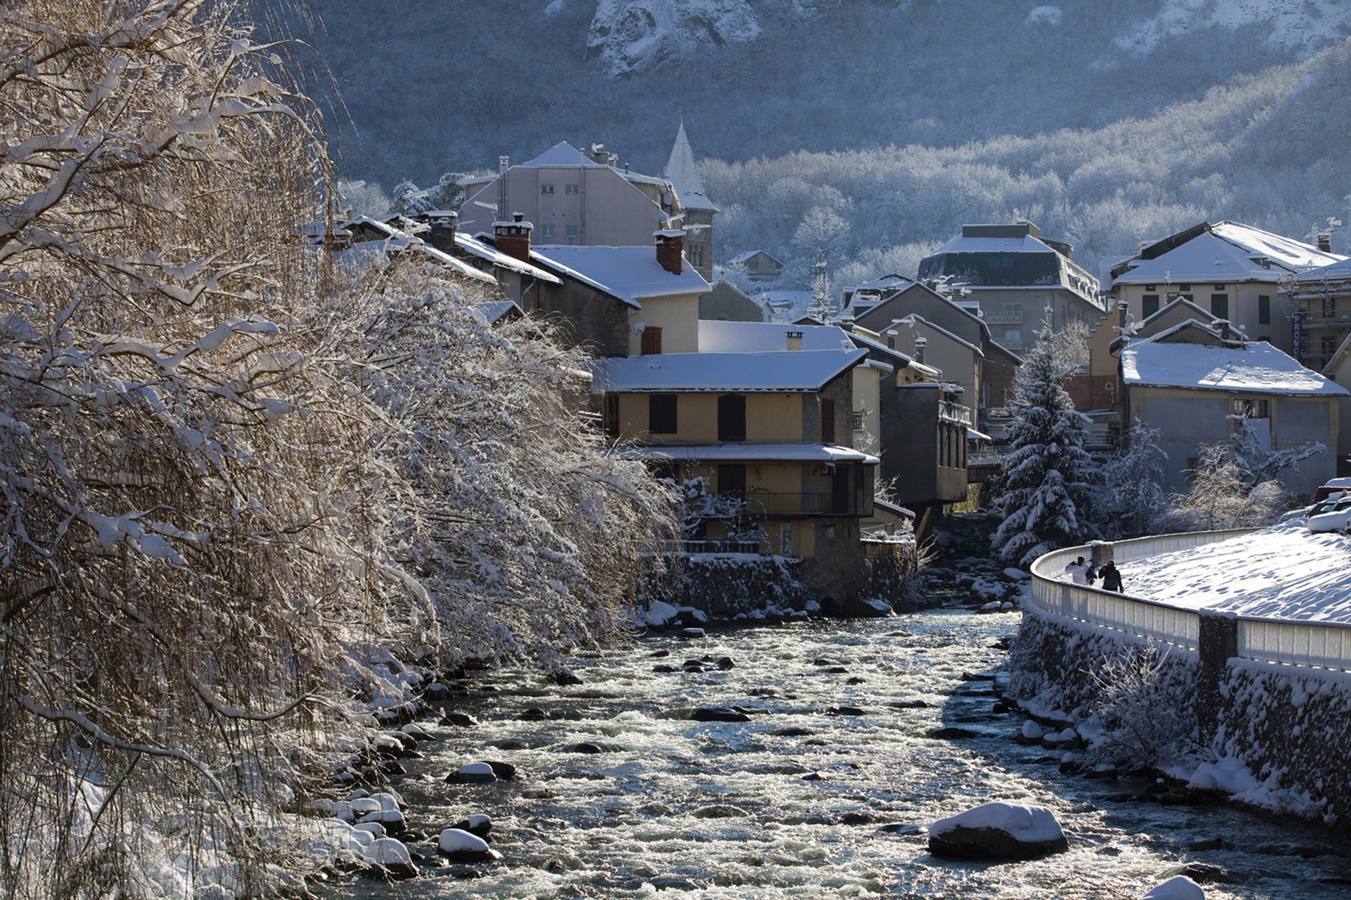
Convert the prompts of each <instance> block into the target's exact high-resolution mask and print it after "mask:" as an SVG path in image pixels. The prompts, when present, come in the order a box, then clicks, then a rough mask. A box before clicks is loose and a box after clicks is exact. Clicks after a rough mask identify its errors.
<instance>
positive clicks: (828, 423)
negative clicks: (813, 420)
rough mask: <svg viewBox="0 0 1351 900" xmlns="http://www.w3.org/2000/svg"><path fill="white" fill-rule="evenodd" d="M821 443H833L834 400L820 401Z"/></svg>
mask: <svg viewBox="0 0 1351 900" xmlns="http://www.w3.org/2000/svg"><path fill="white" fill-rule="evenodd" d="M821 443H823V444H833V443H835V401H834V400H822V401H821Z"/></svg>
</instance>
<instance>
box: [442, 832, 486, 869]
mask: <svg viewBox="0 0 1351 900" xmlns="http://www.w3.org/2000/svg"><path fill="white" fill-rule="evenodd" d="M436 849H437V850H439V851H440V852H441V855H442V856H446V857H449V858H450V859H452V860H454V861H456V862H483V861H485V860H492V859H501V858H502V854H501V853H498V852H497V851H496V850H494V849H493V848H492V847H489V846H488V842H487V841H485V840H484V839H483V838H481V837H479V836H478V835H476V834H470V833H469V832H467V831H461V830H460V829H458V828H447V829H444V830H443V831H442V832H441V836H440V838H439V839H438V840H437V842H436Z"/></svg>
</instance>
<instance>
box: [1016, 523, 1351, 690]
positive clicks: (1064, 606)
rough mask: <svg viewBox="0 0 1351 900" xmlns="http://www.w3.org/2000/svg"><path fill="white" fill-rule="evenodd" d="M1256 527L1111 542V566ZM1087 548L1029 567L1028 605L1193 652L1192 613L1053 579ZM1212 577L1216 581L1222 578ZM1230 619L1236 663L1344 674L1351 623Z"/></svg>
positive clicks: (1349, 662) (1350, 662)
mask: <svg viewBox="0 0 1351 900" xmlns="http://www.w3.org/2000/svg"><path fill="white" fill-rule="evenodd" d="M1256 530H1257V529H1253V528H1241V529H1232V530H1228V531H1196V532H1189V533H1186V534H1166V535H1159V536H1157V537H1144V538H1135V539H1132V540H1127V541H1113V542H1111V547H1112V558H1113V559H1114V560H1115V561H1116V562H1117V563H1128V562H1131V561H1133V560H1136V559H1145V558H1153V557H1157V556H1159V555H1160V554H1163V553H1172V552H1175V551H1178V550H1190V549H1192V548H1193V547H1202V546H1205V545H1206V544H1213V543H1216V542H1217V541H1223V540H1228V539H1230V538H1235V537H1240V536H1242V535H1245V534H1251V533H1252V532H1253V531H1256ZM1092 551H1093V547H1092V546H1091V545H1085V546H1079V547H1067V548H1065V549H1063V550H1054V551H1052V552H1050V553H1047V554H1046V555H1044V556H1042V557H1040V558H1038V559H1037V560H1036V562H1034V563H1033V564H1032V600H1033V602H1034V603H1035V604H1036V605H1037V607H1038V608H1040V609H1041V610H1044V611H1045V612H1048V613H1052V614H1055V615H1060V616H1065V617H1066V618H1069V619H1074V620H1075V621H1079V622H1085V623H1088V624H1090V625H1096V626H1098V627H1100V628H1105V629H1108V630H1109V631H1119V632H1122V633H1124V634H1127V635H1131V636H1134V637H1137V638H1143V639H1146V640H1152V641H1159V642H1162V643H1166V644H1171V645H1173V646H1176V647H1178V648H1180V649H1183V650H1185V651H1187V652H1190V653H1196V652H1197V643H1198V639H1199V635H1200V620H1201V616H1200V613H1199V612H1198V611H1197V610H1194V609H1182V608H1179V607H1176V606H1169V605H1168V604H1166V603H1159V602H1157V601H1154V600H1148V599H1145V598H1143V597H1133V596H1131V595H1129V594H1117V593H1113V592H1111V591H1104V590H1102V589H1100V588H1096V587H1090V586H1088V585H1082V584H1074V583H1072V582H1068V581H1062V580H1060V579H1062V578H1065V577H1066V575H1065V566H1066V565H1068V564H1069V563H1070V562H1072V561H1074V560H1075V559H1077V558H1078V557H1080V556H1082V557H1084V558H1085V559H1091V558H1092ZM1216 574H1217V577H1222V573H1216ZM1217 614H1223V613H1222V611H1217ZM1236 618H1237V626H1238V628H1237V631H1238V641H1237V648H1236V652H1237V656H1238V657H1240V658H1242V659H1251V660H1258V661H1261V662H1268V663H1277V664H1281V665H1289V666H1311V667H1316V668H1322V669H1334V670H1342V671H1351V625H1345V624H1340V623H1335V622H1297V621H1294V620H1290V619H1263V618H1257V617H1253V616H1238V617H1236Z"/></svg>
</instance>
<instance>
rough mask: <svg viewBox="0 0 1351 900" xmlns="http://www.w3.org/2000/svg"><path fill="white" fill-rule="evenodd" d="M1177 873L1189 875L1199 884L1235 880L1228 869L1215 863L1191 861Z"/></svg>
mask: <svg viewBox="0 0 1351 900" xmlns="http://www.w3.org/2000/svg"><path fill="white" fill-rule="evenodd" d="M1177 873H1178V874H1179V875H1185V876H1187V877H1188V878H1190V879H1191V880H1192V881H1195V882H1196V883H1197V884H1216V883H1223V882H1226V881H1233V880H1234V879H1233V878H1232V877H1230V875H1229V871H1228V870H1227V869H1225V868H1224V867H1223V866H1217V865H1214V864H1213V863H1203V862H1189V863H1187V864H1186V865H1185V866H1183V867H1182V868H1181V869H1178V870H1177Z"/></svg>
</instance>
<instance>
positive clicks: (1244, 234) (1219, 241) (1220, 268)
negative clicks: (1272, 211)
mask: <svg viewBox="0 0 1351 900" xmlns="http://www.w3.org/2000/svg"><path fill="white" fill-rule="evenodd" d="M1342 259H1343V257H1341V256H1339V255H1337V254H1333V253H1325V252H1324V251H1322V250H1319V249H1318V248H1317V247H1315V246H1313V245H1312V244H1306V243H1304V242H1303V241H1297V240H1295V239H1294V238H1288V237H1284V236H1282V235H1279V234H1274V233H1272V232H1270V231H1266V230H1264V229H1261V228H1256V227H1254V226H1252V225H1244V224H1242V223H1239V222H1217V223H1215V224H1214V225H1211V224H1210V223H1208V222H1202V223H1200V224H1199V225H1193V226H1192V227H1191V228H1188V229H1185V230H1183V231H1179V232H1177V233H1176V234H1173V235H1169V236H1168V237H1166V238H1164V239H1162V240H1159V241H1155V242H1154V243H1153V244H1150V245H1149V246H1147V247H1145V248H1144V249H1142V250H1141V251H1140V252H1139V253H1138V254H1136V255H1135V256H1133V257H1131V258H1130V259H1127V260H1123V261H1122V262H1120V263H1117V265H1115V266H1113V267H1112V279H1113V280H1112V283H1113V284H1165V283H1170V282H1171V283H1176V284H1191V283H1193V282H1195V283H1199V284H1207V283H1211V284H1222V283H1225V282H1230V281H1279V280H1280V279H1281V278H1282V277H1284V276H1285V275H1286V274H1287V273H1289V272H1302V271H1304V270H1306V269H1309V268H1316V267H1321V266H1326V265H1329V264H1330V263H1335V262H1338V261H1340V260H1342Z"/></svg>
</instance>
